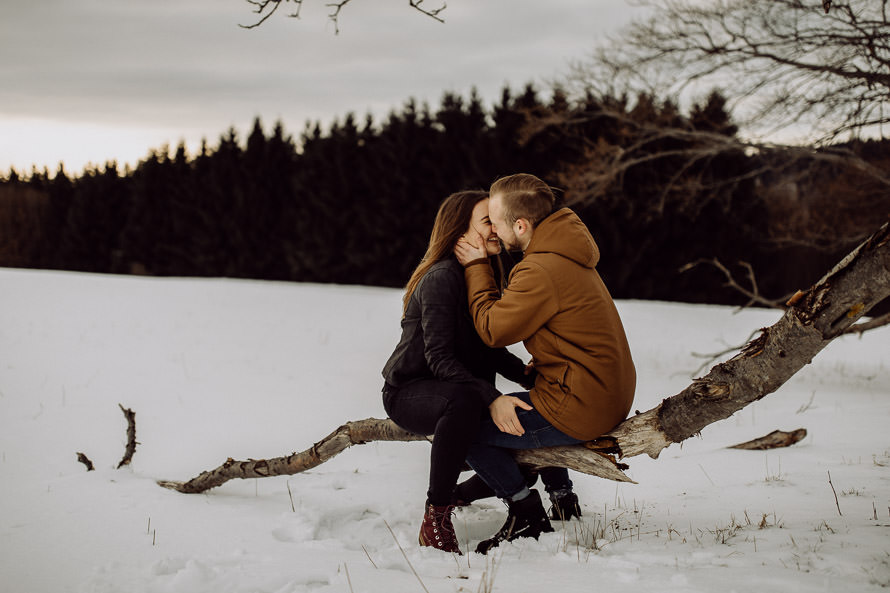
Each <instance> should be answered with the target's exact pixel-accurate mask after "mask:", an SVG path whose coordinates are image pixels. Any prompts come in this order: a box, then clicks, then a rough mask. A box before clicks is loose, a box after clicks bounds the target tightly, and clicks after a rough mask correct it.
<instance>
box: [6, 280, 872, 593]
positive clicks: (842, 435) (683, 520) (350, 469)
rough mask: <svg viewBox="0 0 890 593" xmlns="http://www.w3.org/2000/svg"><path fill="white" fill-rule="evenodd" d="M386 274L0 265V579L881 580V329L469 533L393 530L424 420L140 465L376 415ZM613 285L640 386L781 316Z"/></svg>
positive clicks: (558, 583) (782, 583)
mask: <svg viewBox="0 0 890 593" xmlns="http://www.w3.org/2000/svg"><path fill="white" fill-rule="evenodd" d="M400 298H401V293H400V291H398V290H388V289H376V288H366V287H347V286H319V285H299V284H285V283H267V282H245V281H234V280H194V279H156V278H136V277H111V276H95V275H86V274H69V273H59V272H43V271H23V270H0V509H2V512H0V575H2V576H0V583H2V584H0V590H2V591H9V592H10V593H12V592H16V593H18V592H22V593H26V592H27V593H41V592H47V593H50V592H52V593H56V592H63V591H89V592H92V591H97V592H98V591H109V592H118V591H121V592H123V591H126V592H139V591H146V592H173V591H182V592H190V593H191V592H195V593H199V592H207V593H223V592H270V593H271V592H278V593H289V592H294V593H296V592H303V591H319V592H322V591H323V592H334V591H336V592H356V593H358V592H369V593H370V592H380V593H382V592H392V591H398V592H402V591H405V592H411V591H414V592H423V591H429V592H430V593H436V592H459V591H466V592H470V591H472V592H476V591H503V592H511V593H522V592H541V591H549V590H552V591H560V592H561V591H609V592H610V593H624V592H631V591H632V592H634V593H639V592H641V591H659V592H661V591H665V592H670V591H758V592H764V591H777V592H778V591H781V592H789V591H807V592H811V591H880V590H886V589H887V587H888V586H890V537H888V536H890V438H888V426H890V425H888V420H890V361H888V353H890V331H888V330H886V329H882V330H877V331H873V332H871V333H867V334H866V335H865V336H863V337H862V338H858V337H844V338H841V339H838V340H836V341H835V342H834V343H832V344H831V345H830V346H829V347H828V348H827V349H826V350H825V351H824V352H823V353H821V354H820V355H819V356H818V357H817V358H816V359H815V360H814V361H813V363H812V364H811V365H809V366H808V367H807V368H805V369H804V370H802V371H801V372H800V373H799V374H798V375H797V376H796V377H795V378H794V379H792V380H791V381H790V382H789V383H788V384H786V385H785V386H783V387H782V388H781V389H780V390H779V391H778V392H777V393H774V394H771V395H769V396H767V397H766V398H765V399H764V400H762V401H760V402H758V403H755V404H753V405H751V406H749V407H748V408H745V409H744V410H742V411H741V412H739V413H737V414H736V415H735V416H733V417H732V418H729V419H727V420H724V421H722V422H719V423H716V424H714V425H712V426H710V427H708V428H707V429H706V430H705V431H704V432H703V434H702V435H701V438H693V439H690V440H689V441H687V442H686V443H684V444H683V446H679V445H673V446H671V447H669V448H668V449H666V450H665V451H664V452H663V453H662V455H661V457H660V458H659V459H658V460H652V459H649V458H642V457H636V458H632V459H630V460H628V461H629V463H630V465H631V469H630V470H629V472H628V473H629V475H630V476H631V477H632V478H633V479H634V480H636V481H637V482H638V484H620V485H619V484H616V483H613V482H609V481H605V480H602V479H598V478H594V477H591V476H587V475H583V474H573V477H574V480H575V487H576V491H577V492H578V493H579V495H580V497H581V500H582V503H583V511H584V518H583V520H582V521H580V522H579V521H572V522H569V523H566V524H559V523H557V524H556V525H555V526H556V527H557V530H556V532H555V533H552V534H546V535H544V536H542V537H541V539H540V541H534V540H520V541H518V542H515V543H512V544H507V545H503V546H501V547H500V548H498V549H497V551H496V552H495V553H494V554H492V555H491V556H490V557H488V558H486V557H483V556H479V555H476V554H469V555H464V556H461V557H454V556H451V555H448V554H444V553H441V552H437V551H435V550H432V549H428V548H423V549H422V548H419V547H418V546H417V545H416V537H417V529H418V526H419V520H420V517H421V514H422V505H423V500H424V493H425V489H426V477H427V464H428V451H429V446H428V445H427V444H426V443H422V442H416V443H369V444H366V445H362V446H356V447H353V448H351V449H348V450H347V451H345V452H344V453H342V454H341V455H339V456H338V457H336V458H334V459H332V460H331V461H329V462H327V463H324V464H322V465H321V466H319V467H317V468H316V469H314V470H312V471H309V472H306V473H304V474H298V475H294V476H286V477H275V478H267V479H262V480H251V481H241V480H236V481H232V482H228V483H227V484H225V485H223V486H222V487H220V488H217V489H214V490H211V491H209V492H207V493H205V494H198V495H186V494H179V493H177V492H173V491H170V490H165V489H162V488H160V487H159V486H157V485H156V483H155V481H156V480H158V479H173V480H184V479H188V478H191V477H193V476H195V475H197V474H198V473H199V472H201V471H203V470H205V469H210V468H213V467H216V466H217V465H219V464H220V463H222V462H223V461H224V460H225V459H226V458H227V457H234V458H237V459H244V458H264V457H277V456H280V455H285V454H288V453H290V452H292V451H295V450H302V449H304V448H306V447H308V446H309V445H311V444H312V443H313V442H315V441H317V440H319V439H320V438H322V437H323V436H325V435H326V434H328V433H329V432H330V431H332V430H333V429H334V428H336V427H337V426H338V425H340V424H342V423H343V422H344V421H347V420H356V419H361V418H366V417H372V416H373V417H383V415H384V412H383V409H382V405H381V402H380V393H379V392H380V385H381V378H380V368H381V366H382V365H383V363H384V361H385V360H386V358H387V357H388V355H389V353H390V351H391V349H392V348H393V346H394V345H395V343H396V340H397V338H398V331H399V328H398V326H399V315H400ZM619 307H620V310H621V313H622V316H623V319H624V321H625V324H626V327H627V330H628V334H629V337H630V341H631V346H632V348H633V351H634V356H635V360H636V364H637V369H638V373H639V386H638V393H637V402H636V404H635V408H637V409H639V410H646V409H649V408H651V407H653V406H654V405H656V404H657V403H658V402H659V401H660V400H661V399H662V398H664V397H667V396H670V395H673V394H674V393H677V392H678V391H680V390H681V389H682V388H684V387H685V386H686V385H687V384H688V383H689V379H690V376H689V373H690V372H692V371H694V370H695V369H696V368H697V367H698V366H699V364H700V363H701V359H699V358H696V357H695V356H694V354H693V353H694V352H704V353H709V352H716V351H720V350H723V349H724V348H725V347H727V346H730V345H737V344H741V343H742V342H744V341H745V340H746V339H747V337H748V336H749V334H750V333H751V331H752V330H754V329H756V328H759V327H763V326H766V325H770V324H772V323H773V322H774V321H775V320H776V319H777V317H778V313H777V312H774V311H763V310H746V311H743V312H741V313H736V312H734V311H733V310H732V309H729V308H725V307H711V306H691V305H681V304H668V303H652V302H635V301H625V302H620V303H619ZM517 352H522V351H521V349H520V350H517ZM702 374H703V373H702ZM504 387H505V388H510V386H509V385H504ZM119 403H120V404H123V405H124V406H125V407H129V408H132V409H133V410H134V411H135V412H136V425H137V437H138V441H139V443H140V444H139V447H138V449H137V451H136V455H135V457H134V459H133V463H132V465H131V466H130V467H127V468H124V469H120V470H118V469H114V468H115V466H116V465H117V462H118V461H119V460H120V458H121V456H122V455H123V453H124V445H125V442H126V435H125V430H126V420H125V418H124V415H123V414H122V413H121V410H120V408H119V407H118V404H119ZM800 427H802V428H806V429H807V430H808V431H809V435H808V436H807V437H806V439H804V440H803V441H802V442H800V443H798V444H797V445H795V446H793V447H790V448H786V449H776V450H772V451H766V452H760V451H740V450H732V449H727V448H726V447H727V446H728V445H732V444H735V443H738V442H741V441H745V440H749V439H751V438H755V437H759V436H763V435H765V434H766V433H769V432H771V431H773V430H775V429H783V430H791V429H795V428H800ZM78 451H80V452H83V453H85V454H86V455H87V456H88V457H90V458H91V459H92V460H93V462H94V463H95V464H96V468H97V469H96V471H94V472H87V471H85V467H84V466H83V465H82V464H80V463H78V462H77V460H76V455H75V454H76V452H78ZM829 474H830V477H831V483H829ZM835 492H836V494H837V503H836V502H835ZM838 507H839V509H840V512H839V509H838ZM841 513H842V514H841ZM504 516H505V508H504V506H503V505H502V504H501V503H500V502H498V501H496V500H490V501H483V502H480V503H477V504H475V505H473V506H472V507H469V508H467V509H463V510H460V511H459V512H458V513H457V515H456V518H455V523H456V528H457V532H458V536H459V538H460V539H461V541H464V542H467V543H468V545H469V547H470V548H473V547H475V544H476V542H478V541H479V540H480V539H482V538H484V537H487V536H488V535H490V534H491V533H492V532H494V531H495V530H496V529H497V528H498V527H499V526H500V524H501V522H502V521H503V518H504ZM465 547H467V546H466V545H465ZM415 571H416V575H415Z"/></svg>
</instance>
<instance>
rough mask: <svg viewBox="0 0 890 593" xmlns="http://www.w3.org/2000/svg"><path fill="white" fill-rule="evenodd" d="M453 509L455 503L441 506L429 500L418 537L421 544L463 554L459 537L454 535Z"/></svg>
mask: <svg viewBox="0 0 890 593" xmlns="http://www.w3.org/2000/svg"><path fill="white" fill-rule="evenodd" d="M453 510H454V505H450V504H449V505H445V506H441V507H440V506H435V505H432V504H430V503H429V502H427V504H426V511H425V512H424V514H423V523H422V524H421V525H420V535H419V536H418V538H417V539H418V540H419V541H420V545H421V546H430V547H431V548H436V549H437V550H442V551H443V552H454V553H455V554H458V555H461V551H460V547H459V546H458V545H457V537H455V535H454V526H453V525H452V524H451V511H453Z"/></svg>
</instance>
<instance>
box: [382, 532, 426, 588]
mask: <svg viewBox="0 0 890 593" xmlns="http://www.w3.org/2000/svg"><path fill="white" fill-rule="evenodd" d="M383 524H384V525H386V528H387V529H389V533H390V535H392V538H393V539H394V540H395V541H396V545H397V546H398V547H399V551H400V552H401V553H402V556H404V557H405V562H407V563H408V568H410V569H411V572H413V573H414V576H416V577H417V582H418V583H420V586H421V587H423V590H424V591H426V593H430V591H429V589H427V588H426V585H424V584H423V581H422V580H421V578H420V575H419V574H417V571H416V570H414V565H413V564H411V561H410V560H408V554H406V553H405V550H404V549H403V548H402V544H400V543H399V538H397V537H396V534H395V532H393V530H392V527H390V526H389V523H387V522H386V519H384V520H383Z"/></svg>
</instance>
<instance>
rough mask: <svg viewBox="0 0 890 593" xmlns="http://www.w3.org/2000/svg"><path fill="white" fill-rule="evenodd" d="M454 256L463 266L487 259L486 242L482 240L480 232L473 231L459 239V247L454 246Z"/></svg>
mask: <svg viewBox="0 0 890 593" xmlns="http://www.w3.org/2000/svg"><path fill="white" fill-rule="evenodd" d="M454 255H456V256H457V261H459V262H460V265H462V266H465V265H467V264H468V263H470V262H471V261H475V260H477V259H483V258H487V257H488V252H487V251H485V241H484V240H483V239H482V235H480V234H479V231H476V230H471V231H470V232H468V233H466V234H465V235H464V236H462V237H461V238H460V239H458V241H457V245H455V246H454Z"/></svg>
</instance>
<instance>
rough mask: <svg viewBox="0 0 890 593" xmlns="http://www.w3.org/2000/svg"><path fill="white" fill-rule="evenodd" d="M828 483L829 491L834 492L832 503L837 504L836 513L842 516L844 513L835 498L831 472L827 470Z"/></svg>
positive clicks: (835, 493) (835, 492)
mask: <svg viewBox="0 0 890 593" xmlns="http://www.w3.org/2000/svg"><path fill="white" fill-rule="evenodd" d="M828 485H829V486H831V491H832V492H833V493H834V504H835V505H837V514H838V515H840V516H841V517H843V516H844V514H843V513H842V512H841V503H840V502H838V500H837V491H836V490H835V489H834V484H832V483H831V472H828Z"/></svg>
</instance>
